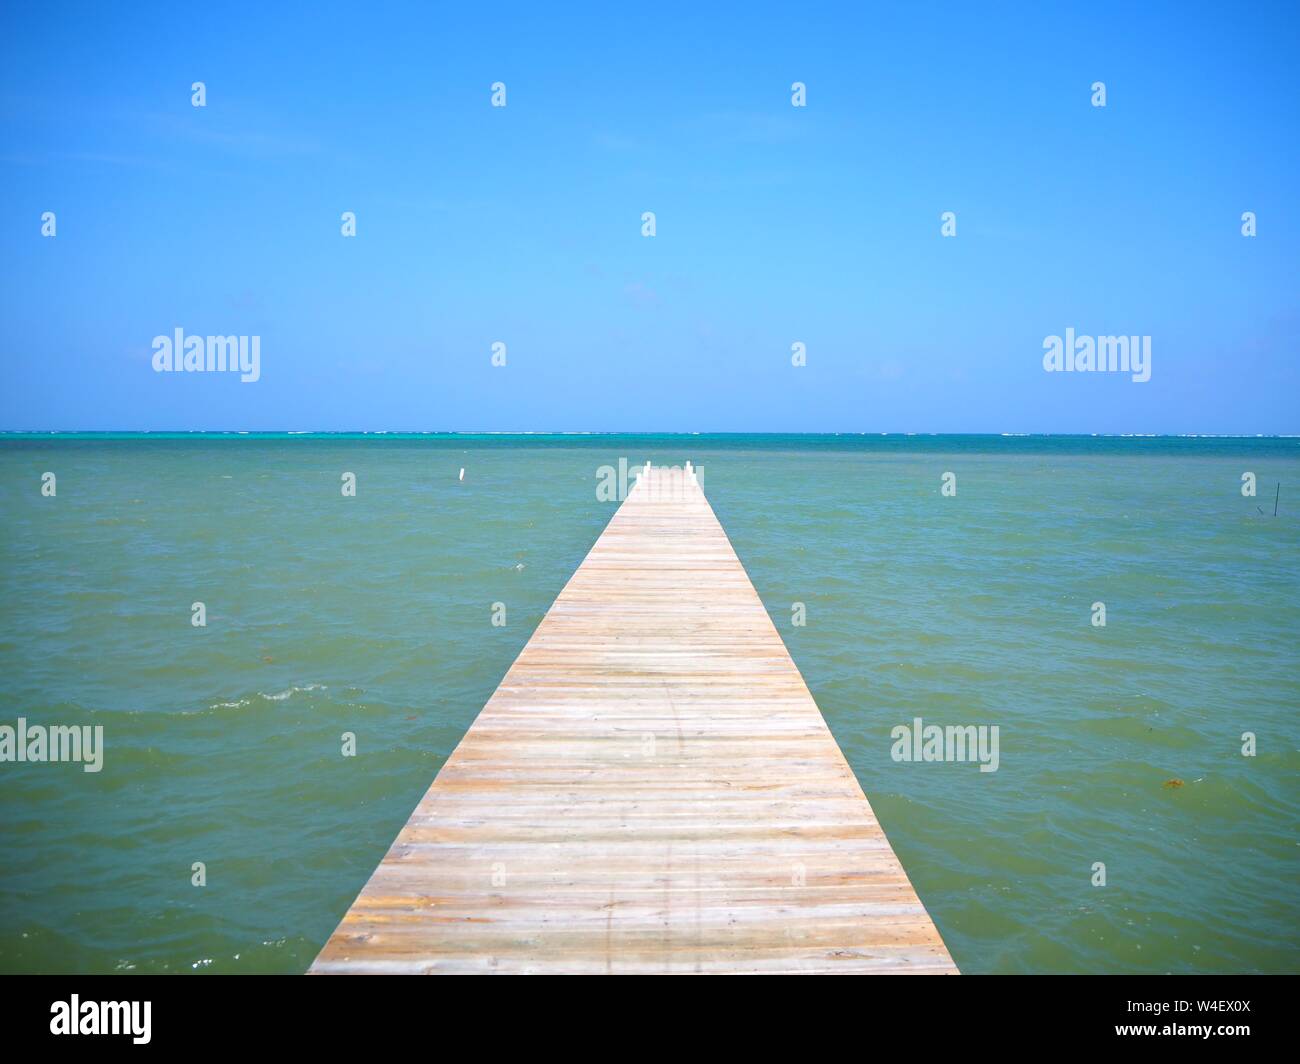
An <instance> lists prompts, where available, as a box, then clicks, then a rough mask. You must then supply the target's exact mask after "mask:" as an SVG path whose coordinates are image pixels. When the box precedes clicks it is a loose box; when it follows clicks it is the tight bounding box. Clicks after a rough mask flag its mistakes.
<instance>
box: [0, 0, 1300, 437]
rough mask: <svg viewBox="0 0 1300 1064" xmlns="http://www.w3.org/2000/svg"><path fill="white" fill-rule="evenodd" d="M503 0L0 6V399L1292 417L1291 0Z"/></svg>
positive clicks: (794, 413) (257, 412)
mask: <svg viewBox="0 0 1300 1064" xmlns="http://www.w3.org/2000/svg"><path fill="white" fill-rule="evenodd" d="M542 6H543V5H527V6H525V5H519V6H517V7H516V6H514V5H509V4H501V5H495V4H494V5H484V4H465V5H438V6H433V5H425V4H420V5H411V6H393V5H387V4H379V3H372V4H366V5H362V6H361V7H360V8H359V11H349V10H348V9H347V8H346V7H344V6H336V5H329V4H311V5H302V6H300V7H297V8H296V9H294V10H283V11H282V10H280V5H268V4H255V5H248V6H247V7H243V8H240V7H238V6H228V5H168V6H163V5H158V6H157V7H149V6H147V5H143V4H139V5H136V4H132V5H104V4H95V5H92V4H76V5H60V4H50V3H42V4H21V3H7V4H6V5H5V7H4V11H3V15H0V19H2V20H3V30H2V32H0V39H2V40H0V49H2V51H3V54H2V56H0V59H2V60H3V61H2V62H0V175H3V180H2V187H3V197H2V200H0V255H2V256H3V261H4V276H5V280H4V284H3V286H2V287H0V320H2V321H3V333H2V334H0V341H2V347H0V429H5V430H24V429H33V430H46V429H85V430H107V429H153V430H162V429H250V430H276V429H283V430H311V429H315V430H349V429H366V430H374V429H388V430H444V429H483V430H495V431H512V430H532V431H545V430H553V431H737V432H745V431H792V432H799V431H807V432H819V431H838V432H907V431H913V432H1171V433H1178V432H1222V433H1257V432H1258V433H1296V432H1300V413H1298V410H1300V404H1298V400H1297V397H1298V396H1300V372H1298V371H1297V358H1298V356H1300V348H1298V346H1297V337H1298V336H1300V297H1298V293H1300V276H1297V274H1298V269H1297V266H1298V264H1300V255H1297V239H1298V238H1300V219H1298V217H1297V211H1300V178H1298V177H1297V175H1298V174H1300V64H1297V63H1296V62H1295V55H1296V53H1297V48H1298V47H1300V14H1298V13H1297V12H1298V9H1297V6H1296V5H1294V4H1277V5H1268V4H1263V5H1254V4H1252V5H1249V6H1248V7H1242V6H1240V5H1229V4H1222V5H1203V4H1169V5H1157V4H1142V5H1131V4H1124V5H1114V6H1112V5H1107V4H1097V3H1087V4H1078V5H1072V6H1064V5H1062V6H1060V7H1058V6H1057V5H1043V4H1024V5H1001V4H998V5H993V6H991V7H989V8H987V9H985V10H977V9H976V6H975V5H966V4H962V5H957V4H951V5H949V4H935V5H921V4H907V5H888V6H881V7H869V6H866V5H858V4H853V5H848V4H846V5H842V6H840V5H816V4H811V5H804V4H789V3H781V4H768V5H763V6H762V9H761V10H758V9H757V7H758V6H757V5H739V4H737V5H734V6H726V7H722V6H715V5H701V4H698V3H696V4H683V5H681V6H673V5H664V4H658V3H657V4H654V5H645V6H641V7H637V8H629V9H627V10H624V11H621V12H615V11H612V10H610V9H611V8H612V7H614V6H615V5H610V4H599V5H596V4H593V5H590V6H588V7H585V8H571V9H570V12H569V13H567V14H563V15H555V14H547V13H545V12H543V11H542V10H540V8H541V7H542ZM618 6H620V7H621V6H622V5H618ZM983 7H984V5H980V8H983ZM194 81H203V82H204V83H205V84H206V86H207V106H206V107H203V108H195V107H193V106H191V102H190V96H191V90H190V86H191V83H192V82H194ZM496 81H502V82H504V83H505V84H506V86H507V100H508V105H507V106H506V107H505V108H493V107H492V106H491V105H490V86H491V84H492V83H493V82H496ZM794 81H802V82H804V83H806V85H807V106H806V107H805V108H794V107H792V106H791V105H790V86H791V83H792V82H794ZM1094 81H1104V82H1105V84H1106V92H1107V106H1106V107H1105V108H1095V107H1093V106H1092V105H1091V100H1090V97H1091V89H1090V86H1091V85H1092V83H1093V82H1094ZM1247 210H1250V211H1254V212H1256V214H1257V217H1258V228H1259V235H1258V236H1257V237H1255V238H1253V239H1248V238H1245V237H1243V236H1242V235H1241V232H1240V227H1241V222H1240V216H1241V213H1242V212H1243V211H1247ZM45 211H54V212H55V213H56V215H57V236H56V237H54V238H53V239H50V238H46V237H42V236H41V232H40V229H41V214H42V212H45ZM343 211H354V212H356V215H357V229H358V234H357V236H356V237H355V238H352V239H348V238H344V237H342V236H341V235H340V215H341V213H342V212H343ZM643 211H654V212H655V214H656V218H657V234H656V235H655V236H654V237H653V238H645V237H642V236H641V214H642V212H643ZM943 211H954V212H956V215H957V236H956V237H954V238H944V237H942V236H941V235H940V214H941V212H943ZM178 327H180V328H183V329H185V331H186V332H187V333H195V334H209V333H216V334H226V335H229V334H246V335H258V336H260V337H261V371H262V376H261V380H259V381H258V382H256V383H254V384H242V383H240V382H239V381H238V379H237V378H236V377H233V376H216V375H207V374H159V373H154V372H153V370H152V367H151V364H150V357H151V354H152V350H151V343H152V340H153V338H154V337H155V336H156V335H159V334H170V333H171V332H172V331H173V330H174V329H176V328H178ZM1067 328H1073V329H1074V330H1075V331H1076V332H1077V333H1079V334H1091V335H1104V334H1125V335H1130V334H1139V335H1150V336H1151V337H1152V374H1151V380H1150V381H1149V382H1147V383H1145V384H1134V383H1132V382H1131V381H1130V380H1129V378H1128V377H1127V376H1123V375H1118V374H1115V375H1111V374H1093V375H1079V374H1060V373H1056V374H1049V373H1046V372H1044V370H1043V367H1042V353H1043V340H1044V337H1046V336H1049V335H1053V334H1057V335H1059V334H1063V333H1064V332H1065V330H1066V329H1067ZM495 341H502V342H505V343H506V344H507V350H508V355H507V365H506V366H505V367H504V368H499V367H493V366H492V365H491V364H490V350H491V345H492V343H493V342H495ZM796 341H800V342H803V343H805V344H806V345H807V353H808V364H807V365H806V366H803V367H793V366H791V364H790V345H791V344H792V343H794V342H796Z"/></svg>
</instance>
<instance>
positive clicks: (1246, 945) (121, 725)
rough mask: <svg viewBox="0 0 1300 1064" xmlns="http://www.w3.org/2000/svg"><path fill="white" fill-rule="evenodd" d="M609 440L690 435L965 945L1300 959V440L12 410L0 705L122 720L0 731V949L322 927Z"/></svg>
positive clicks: (896, 837) (494, 642) (762, 586)
mask: <svg viewBox="0 0 1300 1064" xmlns="http://www.w3.org/2000/svg"><path fill="white" fill-rule="evenodd" d="M620 457H626V458H627V459H628V461H629V464H630V465H632V466H633V467H635V466H636V465H638V464H640V463H643V462H644V461H646V460H647V459H650V460H653V461H654V462H656V463H659V462H668V463H679V462H681V461H682V460H684V459H686V458H690V459H692V460H693V461H694V462H695V463H696V464H697V465H698V466H702V467H703V470H704V486H705V490H706V493H707V494H708V496H709V498H710V500H711V502H712V503H713V506H714V508H715V510H716V511H717V513H718V516H719V518H720V519H721V520H722V523H723V525H724V527H725V528H726V530H727V532H728V534H729V535H730V537H731V540H732V543H733V544H734V545H735V548H736V551H737V552H738V554H739V555H740V558H741V560H742V561H743V562H744V564H745V566H746V568H747V569H748V571H749V574H750V576H751V578H752V579H753V581H754V584H755V586H756V587H757V589H758V591H759V594H760V595H761V596H762V598H763V601H764V602H765V604H766V605H767V607H768V609H769V611H770V612H771V614H772V617H773V619H774V621H775V622H776V624H777V627H778V628H779V630H780V631H781V633H782V635H783V637H784V638H785V639H786V642H787V645H788V646H789V648H790V651H791V653H792V654H793V656H794V658H795V661H796V662H797V663H798V665H799V667H800V669H801V670H802V671H803V674H804V676H805V678H806V679H807V681H808V684H809V686H810V687H811V688H812V691H813V693H814V695H815V696H816V698H817V701H818V704H819V705H820V706H821V709H822V712H823V713H824V714H825V716H826V718H827V720H828V722H829V724H830V726H831V729H832V731H833V732H834V734H835V737H836V738H837V740H838V741H839V743H840V745H841V747H842V748H843V750H844V753H845V755H846V756H847V758H848V760H849V762H850V764H851V765H852V766H853V768H854V771H855V772H856V773H857V775H858V778H859V779H860V780H861V782H862V785H863V788H864V789H865V791H866V792H867V795H868V797H870V799H871V800H872V803H873V805H874V806H875V809H876V811H877V813H878V814H879V816H880V819H881V821H882V823H883V824H884V827H885V829H886V831H887V832H888V834H889V837H890V840H891V841H892V843H893V845H894V847H895V849H896V850H897V852H898V854H899V856H900V858H901V859H902V861H903V864H904V866H905V867H906V868H907V870H908V872H909V874H910V876H911V878H912V881H913V883H914V885H915V886H916V888H917V891H918V893H919V894H920V895H921V898H922V900H923V901H924V902H925V904H926V905H927V907H928V908H929V910H930V912H931V914H932V915H933V916H934V918H935V921H936V922H937V924H938V926H939V928H940V931H941V932H942V934H943V936H944V938H945V940H946V941H947V943H948V945H949V947H950V949H951V951H952V954H953V957H954V959H955V960H956V961H957V963H958V965H959V966H960V967H961V968H962V970H963V971H967V972H1007V971H1089V972H1092V971H1124V972H1144V971H1153V972H1163V971H1175V972H1214V971H1264V972H1278V971H1295V970H1297V969H1300V930H1298V929H1300V919H1297V917H1300V887H1298V886H1297V884H1300V876H1298V875H1297V873H1300V860H1298V858H1300V851H1298V850H1297V835H1296V825H1297V812H1298V805H1300V786H1298V785H1297V780H1298V779H1300V774H1298V772H1297V770H1298V769H1300V753H1298V751H1297V747H1298V746H1300V735H1298V733H1300V725H1298V724H1297V712H1298V711H1300V668H1298V666H1300V649H1298V648H1300V641H1298V639H1297V637H1298V636H1300V604H1298V601H1300V551H1298V549H1297V548H1300V522H1298V521H1297V516H1296V515H1297V513H1300V441H1296V440H1235V439H1234V440H1222V439H1215V440H1205V439H1201V440H1196V439H1176V440H1174V439H1092V438H1075V439H1062V438H1052V439H1041V438H1016V439H1001V438H985V437H978V438H970V437H888V438H881V437H829V438H806V437H712V436H681V437H518V436H515V437H509V436H499V437H414V438H408V437H397V436H388V437H364V438H348V437H289V438H284V437H276V438H264V437H261V438H260V437H255V436H230V437H184V436H182V437H174V438H158V437H137V438H106V437H78V438H50V437H15V436H6V437H0V550H2V551H3V555H2V558H3V561H2V562H0V677H3V679H0V724H9V725H14V724H15V723H16V721H17V718H18V717H20V716H22V717H25V718H26V719H27V720H28V721H29V722H31V723H33V724H90V725H102V726H103V728H104V744H105V749H104V764H103V769H102V771H100V772H99V773H86V772H83V771H82V769H81V767H80V766H78V765H75V764H30V763H23V764H13V763H5V764H0V970H4V971H88V972H89V971H142V972H143V971H177V972H182V971H184V972H188V971H213V972H216V971H223V972H254V971H285V972H295V971H301V970H303V969H304V968H306V966H307V965H308V964H309V963H310V962H311V960H312V959H313V957H314V956H315V953H316V951H317V949H318V948H319V947H320V945H321V943H322V942H323V941H324V939H325V938H326V937H327V936H328V934H329V933H330V931H331V930H332V929H333V928H334V926H335V924H336V923H337V921H338V919H339V917H340V916H341V915H342V913H343V911H344V910H345V909H346V908H347V906H348V905H349V904H350V902H351V901H352V899H353V897H354V896H355V894H356V892H357V891H358V889H359V888H360V886H361V885H362V883H363V882H364V881H365V879H366V877H367V876H368V875H369V873H370V871H371V870H372V869H373V867H374V866H375V864H376V863H377V862H378V861H379V859H380V858H381V857H382V855H383V853H384V852H385V850H386V849H387V847H388V844H389V843H390V842H391V840H392V838H393V837H394V835H396V833H397V831H398V829H399V828H400V827H401V825H402V824H403V822H404V821H405V819H406V817H407V815H408V814H409V812H410V810H411V809H412V807H413V806H414V805H415V803H416V801H417V800H418V798H419V797H420V795H421V794H422V793H423V792H424V790H425V789H426V787H427V786H428V784H429V782H430V780H431V779H432V778H433V776H434V774H435V773H436V772H437V770H438V768H439V767H440V766H441V765H442V763H443V760H444V759H445V758H446V757H447V755H448V754H449V753H450V751H451V750H452V748H453V747H454V746H455V744H456V742H457V741H458V739H459V737H460V736H461V735H462V734H463V733H464V731H465V729H466V728H467V727H468V726H469V724H470V723H471V721H472V720H473V718H474V716H475V714H476V713H477V712H478V710H479V709H480V708H481V706H482V704H483V702H484V701H485V700H486V699H487V698H488V696H489V695H490V694H491V693H492V691H493V689H494V688H495V686H496V684H497V683H498V682H499V680H500V679H501V676H502V675H503V674H504V672H505V670H506V668H507V667H508V666H509V664H510V662H511V660H512V659H513V658H514V656H515V655H516V654H517V653H518V651H519V649H520V648H521V647H522V646H523V644H524V642H525V641H526V640H527V638H528V636H529V634H530V633H531V632H532V630H533V628H534V626H535V625H536V624H537V622H538V621H539V620H540V619H541V617H542V615H543V614H544V613H545V611H546V609H547V608H548V606H549V605H550V603H551V601H552V600H553V598H554V596H555V595H556V594H557V593H558V591H559V589H560V588H561V586H562V585H563V583H564V581H565V580H566V579H567V578H568V576H569V574H570V573H571V572H572V571H573V569H574V568H575V567H576V566H577V564H578V563H579V562H580V561H581V559H582V557H583V555H584V554H585V552H586V551H587V549H588V548H589V547H590V546H591V544H592V542H593V541H594V540H595V538H596V536H597V535H599V533H600V530H601V529H602V528H603V527H604V524H605V522H606V521H607V520H608V519H609V516H610V514H611V513H612V512H613V504H611V503H606V502H600V501H598V500H597V497H596V491H595V488H596V483H597V470H598V468H599V467H600V466H602V465H606V464H611V465H614V464H617V462H618V459H619V458H620ZM462 467H463V468H464V469H465V479H464V480H463V481H461V480H459V479H458V472H459V470H460V469H461V468H462ZM47 471H49V472H53V473H55V474H56V476H57V495H56V496H55V497H53V498H49V497H43V496H42V495H41V476H42V474H43V473H44V472H47ZM947 471H952V472H954V473H956V476H957V494H956V496H955V497H944V496H942V495H941V494H940V478H941V475H942V474H943V473H944V472H947ZM1245 471H1251V472H1254V473H1255V474H1256V475H1257V478H1258V485H1259V494H1258V497H1257V498H1253V499H1251V498H1244V497H1243V496H1242V494H1241V491H1240V485H1241V474H1242V473H1243V472H1245ZM343 472H353V473H355V474H356V477H357V494H356V497H355V498H345V497H343V496H342V494H341V492H340V477H341V474H342V473H343ZM1279 483H1280V484H1281V501H1280V505H1279V512H1278V516H1277V517H1276V518H1275V517H1273V515H1272V512H1273V501H1274V491H1275V486H1276V485H1277V484H1279ZM200 601H201V602H203V603H204V604H205V605H206V609H207V626H206V627H204V628H196V627H194V626H193V625H192V624H191V623H190V622H191V604H192V603H194V602H200ZM1096 601H1102V602H1104V603H1105V604H1106V609H1107V624H1106V626H1105V627H1104V628H1099V627H1094V626H1093V625H1092V624H1091V623H1090V620H1091V616H1092V613H1091V606H1092V603H1093V602H1096ZM493 602H504V603H506V605H507V609H508V614H507V618H508V624H507V626H506V627H504V628H496V627H493V626H492V625H491V623H490V608H491V604H492V603H493ZM794 602H802V603H804V604H805V605H806V608H807V625H806V626H805V627H797V626H793V625H792V623H791V604H792V603H794ZM918 716H919V717H922V718H923V719H924V721H925V722H927V723H937V724H988V725H997V726H998V727H999V730H1000V765H999V768H998V771H997V772H994V773H980V772H979V771H978V770H977V767H976V766H975V765H973V764H960V763H942V762H936V763H919V764H918V763H913V764H907V763H898V762H895V761H894V760H892V759H891V757H890V749H891V745H892V742H891V738H890V730H891V728H893V727H894V726H895V725H898V724H906V723H909V722H910V721H911V720H912V719H913V718H914V717H918ZM343 732H353V733H354V734H355V735H356V740H357V747H358V756H356V757H353V758H345V757H342V756H341V754H340V746H341V742H340V736H341V735H342V733H343ZM1243 732H1253V733H1254V734H1255V735H1256V737H1257V740H1256V741H1257V744H1258V747H1257V754H1256V756H1254V757H1246V756H1243V755H1242V739H1241V736H1242V733H1243ZM1174 779H1178V780H1181V781H1183V783H1182V786H1166V783H1167V781H1170V780H1174ZM196 861H201V862H203V863H204V865H205V866H206V874H207V884H206V886H203V887H196V886H193V885H192V884H191V875H192V872H191V868H192V865H193V863H194V862H196ZM1095 862H1103V863H1104V864H1105V866H1106V879H1107V882H1106V885H1105V886H1104V887H1102V886H1094V885H1093V884H1092V876H1093V865H1094V863H1095Z"/></svg>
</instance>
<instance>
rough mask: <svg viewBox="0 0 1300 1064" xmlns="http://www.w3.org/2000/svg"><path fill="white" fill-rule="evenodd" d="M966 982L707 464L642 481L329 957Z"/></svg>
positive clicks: (466, 968) (419, 811)
mask: <svg viewBox="0 0 1300 1064" xmlns="http://www.w3.org/2000/svg"><path fill="white" fill-rule="evenodd" d="M311 971H312V972H314V973H335V972H435V973H436V972H448V973H472V972H574V973H607V972H612V973H624V972H682V973H691V972H900V973H901V972H915V973H922V972H928V973H955V972H956V968H955V967H954V965H953V963H952V960H951V958H950V957H949V956H948V951H947V949H946V948H945V947H944V944H943V941H942V940H941V939H940V937H939V933H938V931H937V930H936V929H935V926H934V924H933V923H932V922H931V920H930V917H929V915H928V914H927V913H926V911H925V908H924V907H923V906H922V905H921V902H920V900H919V899H918V898H917V896H916V893H915V892H914V891H913V889H912V886H911V884H910V883H909V882H908V879H907V875H906V874H905V873H904V871H903V868H902V865H901V864H900V863H899V861H898V858H897V857H896V856H895V855H894V852H893V850H892V849H891V847H890V845H889V841H888V840H887V839H886V838H885V835H884V832H883V831H881V828H880V825H879V824H878V823H877V822H876V818H875V815H874V814H873V813H872V810H871V806H870V805H869V804H868V803H867V799H866V797H865V796H864V795H863V793H862V790H861V788H860V787H859V786H858V783H857V780H856V779H855V778H854V775H853V773H852V771H851V770H850V769H849V766H848V764H847V763H846V762H845V760H844V756H843V754H841V752H840V749H839V747H838V746H837V745H836V743H835V740H834V738H833V737H832V736H831V733H830V731H829V730H828V729H827V727H826V723H825V721H823V719H822V716H821V713H820V712H819V711H818V709H817V706H816V703H814V701H813V699H812V695H811V694H810V693H809V691H808V688H807V686H806V685H805V684H804V681H803V677H802V676H800V674H799V670H798V669H797V668H796V667H795V664H794V662H793V661H792V660H791V658H790V655H789V653H788V652H787V651H786V648H785V645H784V643H782V641H781V637H780V635H778V634H777V631H776V628H775V627H774V626H773V625H772V622H771V620H770V619H769V618H768V615H767V612H766V610H764V608H763V605H762V603H761V602H760V601H759V597H758V594H757V593H756V592H755V591H754V587H753V585H752V584H751V583H750V581H749V577H748V576H747V575H746V573H745V570H744V568H743V567H742V566H741V564H740V560H739V559H738V558H737V557H736V553H735V551H734V550H732V547H731V543H730V542H729V541H728V539H727V536H726V533H725V532H723V530H722V526H721V525H720V524H719V523H718V520H717V518H716V517H715V516H714V514H713V509H712V507H710V506H709V503H708V501H707V500H706V499H705V497H704V493H703V491H701V490H700V488H699V486H698V484H697V483H696V482H695V477H694V475H693V474H692V473H691V472H689V471H680V470H666V469H658V468H657V469H653V470H648V471H643V475H642V477H641V480H640V481H639V483H638V484H637V485H636V487H634V488H633V489H632V491H630V492H629V493H628V497H627V500H626V501H625V502H624V503H623V504H622V506H620V507H619V509H618V511H617V513H615V515H614V517H613V519H612V520H611V521H610V523H609V525H608V526H607V527H606V529H605V531H604V532H603V533H602V534H601V536H600V538H599V539H598V540H597V541H596V544H595V546H593V547H592V549H591V552H590V553H589V554H588V555H587V557H586V559H585V560H584V561H583V563H582V564H581V565H580V566H579V567H578V570H577V571H576V572H575V573H574V574H573V576H572V577H571V578H570V580H569V582H568V584H567V585H566V586H565V588H564V590H563V591H562V592H561V593H560V596H559V597H558V598H557V599H556V600H555V603H554V604H553V605H552V606H551V609H550V611H549V612H548V613H547V614H546V616H545V618H543V620H542V622H541V624H540V625H538V627H537V630H536V631H535V632H534V633H533V636H532V638H531V639H530V640H529V641H528V644H527V645H526V646H525V647H524V649H523V651H522V652H521V653H520V655H519V657H518V658H517V659H516V661H515V663H514V664H513V665H512V666H511V668H510V671H509V672H507V673H506V675H505V678H504V679H503V680H502V681H501V685H500V687H498V688H497V690H496V692H495V693H494V694H493V695H492V697H491V698H490V699H489V700H488V703H487V705H486V706H485V707H484V708H483V711H482V713H480V714H479V716H478V719H477V720H476V721H475V722H474V725H473V726H472V727H471V728H470V730H469V731H468V732H467V733H466V735H465V737H464V739H462V740H461V742H460V745H459V746H457V747H456V750H455V751H454V752H453V753H452V755H451V757H450V758H449V759H448V760H447V762H446V764H445V765H444V766H443V768H442V771H441V772H439V773H438V776H437V778H436V779H435V780H434V781H433V784H432V785H431V786H430V787H429V790H428V791H427V792H426V794H425V795H424V797H423V799H422V800H421V801H420V804H419V805H418V806H417V807H416V809H415V811H414V812H413V813H412V814H411V817H410V819H409V820H408V821H407V823H406V826H405V827H404V828H403V829H402V831H401V833H400V834H399V835H398V836H397V839H396V841H395V842H394V843H393V845H392V847H391V848H390V849H389V851H388V854H387V855H386V856H385V857H384V859H383V861H381V862H380V864H379V866H378V868H376V869H375V871H374V873H373V874H372V875H371V877H370V880H369V882H368V883H367V884H366V886H365V888H364V889H363V890H362V891H361V894H360V895H359V896H358V897H357V899H356V901H355V902H354V903H353V905H352V907H351V908H350V909H349V910H348V912H347V914H346V915H345V916H344V917H343V921H342V922H341V923H340V924H339V926H338V929H337V930H336V931H335V932H334V934H333V935H332V936H331V937H330V939H329V941H328V942H326V944H325V946H324V948H323V949H322V950H321V953H320V956H319V957H318V958H317V959H316V962H315V964H313V965H312V968H311Z"/></svg>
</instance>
